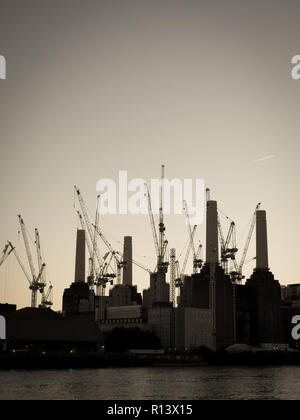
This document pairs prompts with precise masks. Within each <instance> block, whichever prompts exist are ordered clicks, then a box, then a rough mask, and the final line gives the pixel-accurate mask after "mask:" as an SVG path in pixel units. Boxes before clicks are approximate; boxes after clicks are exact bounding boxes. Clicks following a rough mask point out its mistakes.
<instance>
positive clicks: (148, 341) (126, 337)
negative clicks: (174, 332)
mask: <svg viewBox="0 0 300 420" xmlns="http://www.w3.org/2000/svg"><path fill="white" fill-rule="evenodd" d="M160 348H161V342H160V340H159V338H158V337H157V336H156V335H155V334H153V333H152V332H151V331H144V330H141V329H140V328H138V327H136V328H124V327H116V328H114V329H113V330H112V331H111V332H110V333H109V334H108V335H107V337H106V344H105V349H106V351H108V352H114V353H116V352H125V351H127V350H130V349H151V350H153V349H160Z"/></svg>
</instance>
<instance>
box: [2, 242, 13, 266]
mask: <svg viewBox="0 0 300 420" xmlns="http://www.w3.org/2000/svg"><path fill="white" fill-rule="evenodd" d="M11 253H12V249H11V248H10V246H9V244H8V243H7V244H6V245H5V247H4V249H3V251H2V256H1V258H0V267H1V265H2V264H3V263H4V261H5V260H6V259H7V258H8V257H9V256H10V254H11Z"/></svg>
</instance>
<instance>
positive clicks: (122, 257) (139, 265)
mask: <svg viewBox="0 0 300 420" xmlns="http://www.w3.org/2000/svg"><path fill="white" fill-rule="evenodd" d="M117 254H118V255H120V257H121V259H122V261H123V265H124V266H125V265H126V264H128V263H129V262H132V264H134V265H136V266H137V267H140V268H141V269H142V270H144V271H147V272H148V273H149V274H152V273H153V271H152V270H150V268H148V267H146V266H145V265H143V264H141V263H140V262H138V261H136V260H134V259H133V258H132V259H131V260H129V261H125V260H124V255H123V254H122V253H121V252H117Z"/></svg>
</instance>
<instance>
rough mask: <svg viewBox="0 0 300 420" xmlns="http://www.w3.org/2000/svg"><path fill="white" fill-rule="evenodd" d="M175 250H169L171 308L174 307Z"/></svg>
mask: <svg viewBox="0 0 300 420" xmlns="http://www.w3.org/2000/svg"><path fill="white" fill-rule="evenodd" d="M175 289H176V249H175V248H171V250H170V300H171V302H172V305H173V308H175V305H176V291H175Z"/></svg>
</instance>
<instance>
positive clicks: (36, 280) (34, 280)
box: [15, 215, 46, 308]
mask: <svg viewBox="0 0 300 420" xmlns="http://www.w3.org/2000/svg"><path fill="white" fill-rule="evenodd" d="M18 219H19V224H20V228H21V232H22V236H23V241H24V245H25V249H26V254H27V259H28V263H29V267H30V271H31V280H30V286H29V288H30V290H31V292H32V293H31V307H32V308H36V307H37V292H38V291H39V292H41V293H43V292H44V289H45V286H46V285H45V283H44V282H43V280H42V277H43V272H44V269H45V267H46V264H45V263H42V264H41V268H40V269H39V274H38V275H36V271H35V267H34V263H33V258H32V254H31V249H30V246H29V240H28V236H27V230H26V226H25V223H24V220H23V219H22V217H21V215H18ZM15 255H16V254H15ZM18 262H19V264H20V260H19V259H18ZM21 268H22V265H21ZM22 270H23V268H22ZM23 272H24V270H23ZM26 277H27V276H26ZM27 279H28V277H27Z"/></svg>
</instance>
